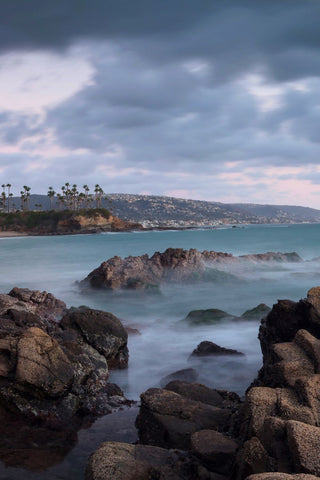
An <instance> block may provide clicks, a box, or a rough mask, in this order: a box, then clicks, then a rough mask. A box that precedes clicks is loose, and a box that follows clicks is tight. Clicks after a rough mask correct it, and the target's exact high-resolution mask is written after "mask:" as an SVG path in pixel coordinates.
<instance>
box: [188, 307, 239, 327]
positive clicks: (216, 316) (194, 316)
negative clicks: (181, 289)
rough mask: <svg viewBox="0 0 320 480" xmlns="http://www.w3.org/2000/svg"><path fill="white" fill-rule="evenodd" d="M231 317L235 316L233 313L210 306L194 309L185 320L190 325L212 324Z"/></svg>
mask: <svg viewBox="0 0 320 480" xmlns="http://www.w3.org/2000/svg"><path fill="white" fill-rule="evenodd" d="M230 318H233V315H230V314H229V313H227V312H224V311H223V310H219V309H217V308H209V309H207V310H192V311H191V312H189V313H188V315H187V316H186V318H185V320H186V321H187V322H188V323H190V325H210V324H214V323H217V322H220V321H221V320H228V319H230Z"/></svg>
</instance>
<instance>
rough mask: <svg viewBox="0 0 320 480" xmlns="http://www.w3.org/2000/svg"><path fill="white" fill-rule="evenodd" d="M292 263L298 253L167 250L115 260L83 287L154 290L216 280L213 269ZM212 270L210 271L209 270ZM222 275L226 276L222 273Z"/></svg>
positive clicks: (105, 263)
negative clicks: (165, 284) (166, 284)
mask: <svg viewBox="0 0 320 480" xmlns="http://www.w3.org/2000/svg"><path fill="white" fill-rule="evenodd" d="M247 261H250V262H270V261H271V262H275V261H277V262H279V261H281V262H288V261H289V262H293V261H296V262H298V261H301V258H300V257H299V255H298V254H296V253H274V252H268V253H265V254H258V255H244V256H241V257H234V256H233V255H231V254H228V253H222V252H214V251H210V252H209V251H204V252H199V251H198V250H196V249H193V248H192V249H190V250H183V249H182V248H168V249H167V250H166V251H165V252H162V253H160V252H155V253H154V254H153V255H152V257H149V256H148V255H141V256H138V257H132V256H130V257H127V258H124V259H122V258H120V257H113V258H111V259H109V260H107V261H106V262H103V263H102V264H101V265H100V267H98V268H96V269H95V270H93V271H92V272H91V273H90V274H89V275H88V276H87V277H86V278H85V279H84V280H82V282H80V285H81V286H84V287H85V286H88V285H89V286H90V287H93V288H105V289H110V290H115V289H119V288H123V289H127V288H130V289H148V288H151V289H152V288H155V286H157V285H160V284H161V283H163V282H181V281H196V280H212V277H214V278H213V279H215V276H216V274H215V271H214V268H213V267H221V266H223V265H228V264H230V263H231V264H240V263H241V262H247ZM208 267H210V268H208ZM218 273H219V274H224V275H226V274H225V273H224V272H221V271H219V272H218Z"/></svg>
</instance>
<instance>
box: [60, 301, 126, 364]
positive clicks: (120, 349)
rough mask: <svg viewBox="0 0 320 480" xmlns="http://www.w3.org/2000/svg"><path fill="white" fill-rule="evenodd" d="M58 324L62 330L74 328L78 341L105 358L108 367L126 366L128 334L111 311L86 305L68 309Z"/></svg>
mask: <svg viewBox="0 0 320 480" xmlns="http://www.w3.org/2000/svg"><path fill="white" fill-rule="evenodd" d="M60 326H61V328H62V329H63V330H70V329H72V330H74V331H75V332H76V333H77V335H78V337H79V338H80V342H82V341H85V342H86V343H88V344H89V345H91V346H92V347H93V348H94V349H95V350H97V351H98V352H99V353H100V354H101V355H103V356H104V357H105V358H106V360H107V362H108V366H109V368H126V367H127V365H128V358H129V355H128V348H127V340H128V334H127V332H126V329H125V328H124V326H123V325H122V323H121V322H120V320H119V319H118V318H117V317H115V316H114V315H112V313H108V312H103V311H101V310H94V309H90V308H87V307H82V308H78V309H70V310H69V311H68V312H67V313H66V315H64V317H63V318H62V320H61V322H60Z"/></svg>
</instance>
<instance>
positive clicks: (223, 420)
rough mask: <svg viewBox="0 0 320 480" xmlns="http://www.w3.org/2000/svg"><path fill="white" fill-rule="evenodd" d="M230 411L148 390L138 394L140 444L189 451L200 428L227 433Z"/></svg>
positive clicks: (164, 392) (164, 391) (166, 391)
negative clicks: (139, 398)
mask: <svg viewBox="0 0 320 480" xmlns="http://www.w3.org/2000/svg"><path fill="white" fill-rule="evenodd" d="M230 419H231V411H230V410H228V409H223V408H219V407H214V406H212V405H208V404H205V403H202V402H199V401H195V400H192V399H190V398H187V397H185V396H182V395H179V394H178V393H175V392H173V391H169V390H166V389H160V388H150V389H149V390H147V391H146V392H144V393H143V394H141V407H140V412H139V415H138V417H137V420H136V425H137V428H138V432H139V438H140V441H141V442H142V443H144V444H148V445H156V446H159V447H163V448H181V449H188V448H190V437H191V435H192V433H194V432H197V431H198V430H203V429H215V430H218V431H221V432H222V431H226V430H228V428H229V421H230Z"/></svg>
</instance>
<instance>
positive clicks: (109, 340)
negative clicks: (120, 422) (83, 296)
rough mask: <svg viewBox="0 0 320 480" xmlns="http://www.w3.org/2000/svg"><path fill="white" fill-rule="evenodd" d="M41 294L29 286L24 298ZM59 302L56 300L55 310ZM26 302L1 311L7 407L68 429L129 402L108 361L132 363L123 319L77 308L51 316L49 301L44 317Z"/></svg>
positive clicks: (2, 396)
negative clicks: (60, 316)
mask: <svg viewBox="0 0 320 480" xmlns="http://www.w3.org/2000/svg"><path fill="white" fill-rule="evenodd" d="M37 294H38V292H35V294H34V295H33V294H32V292H31V291H28V292H27V293H26V295H25V298H26V296H27V297H28V298H32V297H35V298H36V297H37ZM8 296H9V297H10V298H11V295H8ZM20 296H21V297H22V295H20ZM48 296H49V299H50V297H51V296H50V294H46V295H44V296H43V297H44V298H48ZM53 298H54V297H53ZM20 301H21V302H23V301H24V300H23V301H22V300H19V302H20ZM57 303H58V304H59V301H58V300H56V299H55V301H53V309H55V305H56V304H57ZM15 305H16V303H15ZM22 305H23V303H21V304H19V305H18V310H14V309H12V308H9V309H7V310H5V313H3V314H2V315H1V316H0V380H1V382H0V401H1V404H2V405H3V406H5V408H6V409H7V410H10V411H11V412H15V413H16V414H19V415H22V416H23V417H24V418H27V419H28V420H30V421H37V422H39V423H41V424H43V425H47V426H50V427H54V428H65V426H66V425H67V424H73V423H75V424H78V423H79V419H80V418H81V417H82V416H83V415H87V416H90V417H92V418H95V417H97V416H98V415H102V414H106V413H109V412H111V411H112V410H113V409H114V407H115V406H116V405H118V406H122V405H123V404H124V403H127V400H126V399H125V398H124V396H123V392H122V391H121V389H120V388H119V387H117V386H116V385H113V384H109V383H108V381H107V380H108V371H109V364H110V366H111V367H113V368H115V367H121V368H123V367H125V366H126V365H127V362H128V350H127V333H126V331H125V329H124V327H123V326H122V324H121V322H120V320H118V319H117V318H116V317H114V316H113V315H112V314H108V313H104V312H101V311H97V310H92V309H89V308H80V309H74V308H73V309H70V311H66V313H65V315H64V317H63V319H62V321H61V322H58V321H56V320H53V319H52V318H50V311H49V309H48V308H49V307H48V305H47V307H46V309H45V311H43V314H42V316H41V315H40V313H39V312H41V311H42V310H41V309H38V310H37V312H38V313H37V314H35V313H32V311H30V309H29V303H28V302H26V305H27V307H26V308H27V310H23V309H22Z"/></svg>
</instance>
